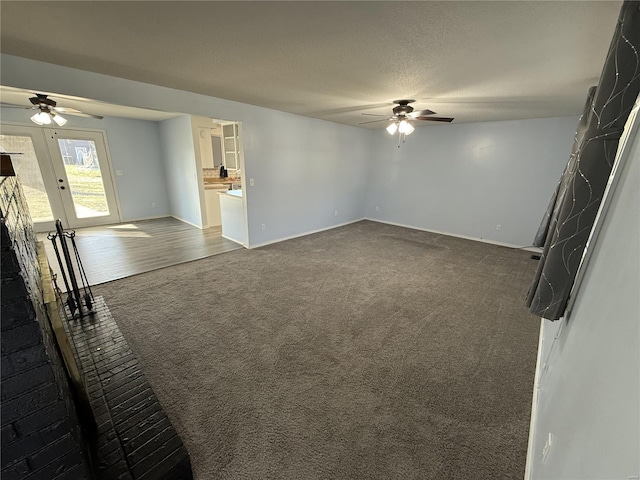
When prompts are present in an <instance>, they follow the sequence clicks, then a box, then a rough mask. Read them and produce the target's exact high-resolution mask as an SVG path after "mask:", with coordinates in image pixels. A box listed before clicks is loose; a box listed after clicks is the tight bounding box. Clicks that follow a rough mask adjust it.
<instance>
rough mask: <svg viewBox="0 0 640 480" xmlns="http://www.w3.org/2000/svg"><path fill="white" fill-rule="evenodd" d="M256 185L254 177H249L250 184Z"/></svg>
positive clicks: (251, 185)
mask: <svg viewBox="0 0 640 480" xmlns="http://www.w3.org/2000/svg"><path fill="white" fill-rule="evenodd" d="M255 185H256V182H255V181H254V180H253V178H250V179H249V186H250V187H254V186H255Z"/></svg>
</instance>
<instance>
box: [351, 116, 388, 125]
mask: <svg viewBox="0 0 640 480" xmlns="http://www.w3.org/2000/svg"><path fill="white" fill-rule="evenodd" d="M390 120H393V119H391V118H382V119H380V120H371V121H370V122H362V123H359V124H358V125H366V124H367V123H376V122H388V121H390Z"/></svg>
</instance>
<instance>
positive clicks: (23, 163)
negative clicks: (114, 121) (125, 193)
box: [0, 125, 120, 232]
mask: <svg viewBox="0 0 640 480" xmlns="http://www.w3.org/2000/svg"><path fill="white" fill-rule="evenodd" d="M0 147H2V149H3V150H4V151H6V152H14V153H16V154H15V155H12V156H11V158H12V161H13V165H14V169H15V171H16V175H17V176H18V178H19V179H20V180H21V183H22V186H23V189H24V192H25V197H26V199H27V204H28V205H29V211H30V213H31V217H32V219H33V222H34V226H35V229H36V231H39V232H43V231H49V230H53V229H54V228H55V220H56V219H60V220H62V223H63V225H64V226H65V228H78V227H88V226H94V225H104V224H109V223H118V222H119V221H120V215H119V213H118V201H117V197H116V192H115V188H114V185H113V181H112V178H111V167H110V164H109V157H108V155H107V149H106V146H105V139H104V136H103V134H102V133H101V132H96V131H85V130H67V129H54V128H38V127H27V126H22V125H2V126H0Z"/></svg>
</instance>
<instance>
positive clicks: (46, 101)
mask: <svg viewBox="0 0 640 480" xmlns="http://www.w3.org/2000/svg"><path fill="white" fill-rule="evenodd" d="M29 101H30V102H31V103H32V104H33V105H35V106H37V107H40V108H42V107H50V108H53V107H55V106H56V102H55V101H54V100H51V99H50V98H47V96H46V95H37V96H35V97H31V98H30V99H29Z"/></svg>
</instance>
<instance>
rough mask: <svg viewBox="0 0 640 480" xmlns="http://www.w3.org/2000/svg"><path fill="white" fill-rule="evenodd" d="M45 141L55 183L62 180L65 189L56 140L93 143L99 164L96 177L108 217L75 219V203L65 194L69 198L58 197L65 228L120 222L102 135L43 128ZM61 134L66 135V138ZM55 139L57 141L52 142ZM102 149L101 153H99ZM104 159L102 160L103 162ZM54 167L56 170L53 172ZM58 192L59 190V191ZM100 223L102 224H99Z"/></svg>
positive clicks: (93, 131)
mask: <svg viewBox="0 0 640 480" xmlns="http://www.w3.org/2000/svg"><path fill="white" fill-rule="evenodd" d="M43 131H44V132H43V133H44V135H45V141H46V142H47V146H48V147H49V155H50V157H49V158H50V160H51V164H52V167H53V170H54V172H55V173H56V179H57V180H58V179H64V182H65V183H66V186H67V188H68V189H69V190H70V188H71V186H70V185H69V179H68V177H67V174H66V169H65V167H64V159H63V158H62V154H61V152H60V148H59V145H58V138H60V137H62V138H66V137H70V138H73V139H78V140H88V141H92V142H94V144H95V146H96V153H97V154H98V159H99V161H100V174H101V177H102V184H103V187H104V191H105V200H106V202H107V205H108V208H109V215H100V216H94V217H84V218H83V217H78V216H77V214H76V211H75V203H74V200H73V196H72V195H71V193H70V191H69V195H64V194H61V195H60V197H61V199H62V203H63V205H64V209H65V213H66V217H67V224H68V226H69V227H70V228H82V227H90V226H97V225H110V224H114V223H120V222H121V218H122V217H121V215H120V202H119V201H118V192H117V190H116V182H115V179H114V176H113V171H112V168H111V156H110V155H109V150H108V149H107V139H106V135H105V133H104V132H103V131H99V130H89V129H80V128H50V127H47V128H43ZM65 132H70V133H69V134H68V135H66V134H65ZM56 137H57V138H56ZM103 149H104V151H102V150H103ZM103 157H104V160H103ZM56 166H57V168H56ZM60 188H61V187H60ZM108 190H110V191H111V194H112V195H113V196H112V197H110V196H109V194H108ZM101 219H104V220H105V221H101Z"/></svg>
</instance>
